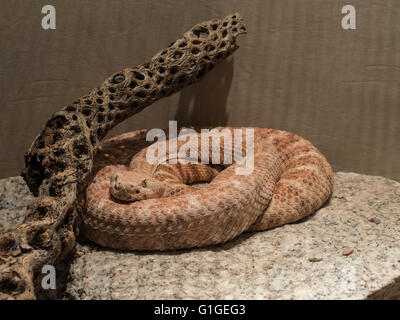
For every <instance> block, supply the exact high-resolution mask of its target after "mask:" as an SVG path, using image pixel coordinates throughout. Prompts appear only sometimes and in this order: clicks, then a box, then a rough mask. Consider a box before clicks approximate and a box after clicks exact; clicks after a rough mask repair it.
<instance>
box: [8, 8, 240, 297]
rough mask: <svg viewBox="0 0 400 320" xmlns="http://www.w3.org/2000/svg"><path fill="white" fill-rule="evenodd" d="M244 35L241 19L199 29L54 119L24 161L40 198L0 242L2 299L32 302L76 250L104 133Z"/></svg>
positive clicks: (202, 69)
mask: <svg viewBox="0 0 400 320" xmlns="http://www.w3.org/2000/svg"><path fill="white" fill-rule="evenodd" d="M245 32H246V29H245V25H244V23H243V20H242V18H241V17H240V15H239V14H238V13H236V14H233V15H230V16H228V17H226V18H224V19H223V20H211V21H207V22H203V23H200V24H198V25H196V26H194V27H193V28H192V29H190V30H189V31H188V32H186V33H185V34H184V36H183V38H181V39H179V40H177V41H175V42H174V43H172V44H171V45H170V46H169V47H168V48H167V49H165V50H162V51H160V52H159V53H158V54H156V55H155V56H154V57H153V58H152V59H151V60H150V61H149V62H148V63H145V64H142V65H139V66H137V67H134V68H127V69H125V70H123V71H122V72H119V73H117V74H114V75H113V76H111V77H110V78H108V79H107V80H106V81H105V82H104V83H103V84H102V85H100V86H99V87H98V88H96V89H94V90H93V91H92V92H91V93H89V94H88V95H86V96H84V97H82V98H81V99H79V100H77V101H75V102H74V103H73V104H71V105H69V106H67V107H65V108H63V109H62V110H61V111H59V112H57V113H55V114H54V115H53V116H52V117H51V119H50V120H49V121H48V122H47V123H46V125H45V126H44V128H43V130H42V132H41V133H40V134H39V135H38V136H37V137H36V139H35V141H34V142H33V144H32V146H31V148H30V149H29V151H28V152H27V153H26V155H25V163H26V168H25V169H24V170H23V172H22V176H23V177H24V179H25V181H26V183H27V185H28V186H29V189H30V190H31V191H32V192H33V193H34V194H35V196H38V198H37V199H36V201H34V203H33V204H32V205H30V206H29V207H28V210H27V212H26V216H25V220H24V223H23V224H21V225H20V226H18V227H17V228H16V229H14V230H12V231H9V232H5V233H3V234H1V235H0V299H32V298H35V297H36V293H35V285H34V279H35V276H36V275H37V274H38V273H39V272H40V271H41V268H42V266H43V265H45V264H53V265H54V264H56V263H57V262H59V261H62V259H63V258H65V256H66V255H67V254H68V253H70V252H71V250H72V249H73V248H74V245H75V231H76V230H75V228H76V221H77V217H78V216H79V214H80V213H82V210H83V207H84V196H83V194H84V192H83V191H84V190H85V188H86V187H87V184H88V182H89V181H90V178H91V177H92V174H93V171H94V170H93V168H94V164H93V159H94V155H95V153H96V150H97V149H98V148H99V142H100V141H101V139H102V138H103V137H104V136H105V135H106V134H107V132H108V131H109V130H110V129H111V128H113V127H114V126H116V125H117V124H119V123H120V122H121V121H123V120H125V119H127V118H128V117H130V116H132V115H134V114H136V113H138V112H140V111H141V110H143V109H144V108H145V107H146V106H148V105H150V104H152V103H153V102H155V101H156V100H158V99H161V98H163V97H166V96H169V95H171V94H172V93H174V92H176V91H178V90H180V89H182V88H183V87H185V86H187V85H190V84H192V83H193V82H196V81H198V80H199V79H200V78H201V77H202V76H203V75H204V74H205V73H206V72H208V71H209V70H211V68H212V67H214V65H216V64H217V63H218V62H219V61H221V60H223V59H224V58H226V57H228V56H229V55H231V54H232V53H233V52H234V51H235V50H236V49H237V48H238V46H237V45H236V37H237V36H238V35H240V34H243V33H245Z"/></svg>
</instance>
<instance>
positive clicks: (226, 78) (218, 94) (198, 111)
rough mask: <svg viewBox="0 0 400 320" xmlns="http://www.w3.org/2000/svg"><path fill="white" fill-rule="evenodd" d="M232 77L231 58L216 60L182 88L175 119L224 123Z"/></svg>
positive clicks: (185, 123) (181, 123)
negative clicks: (200, 77) (190, 84)
mask: <svg viewBox="0 0 400 320" xmlns="http://www.w3.org/2000/svg"><path fill="white" fill-rule="evenodd" d="M232 78H233V58H230V59H228V60H225V61H223V62H221V63H220V64H218V65H217V66H216V67H215V69H214V70H212V71H211V72H210V73H208V74H206V75H205V77H204V79H203V80H202V81H200V82H199V83H196V84H195V85H193V86H189V87H187V88H186V89H184V90H183V91H182V92H181V94H180V97H179V102H178V108H177V110H176V114H175V119H176V120H177V121H178V127H182V126H212V127H214V126H225V125H226V124H227V121H228V113H227V111H226V107H227V106H226V104H227V99H228V94H229V90H230V88H231V84H232Z"/></svg>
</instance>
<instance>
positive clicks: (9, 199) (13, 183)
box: [0, 177, 33, 230]
mask: <svg viewBox="0 0 400 320" xmlns="http://www.w3.org/2000/svg"><path fill="white" fill-rule="evenodd" d="M32 199H33V196H32V195H31V193H30V192H29V189H28V187H27V186H26V184H25V182H24V180H23V179H22V178H21V177H11V178H7V179H1V180H0V230H7V229H10V228H11V227H13V226H15V225H17V224H19V223H21V222H22V220H23V217H24V214H25V210H26V206H27V205H28V204H29V203H30V201H32Z"/></svg>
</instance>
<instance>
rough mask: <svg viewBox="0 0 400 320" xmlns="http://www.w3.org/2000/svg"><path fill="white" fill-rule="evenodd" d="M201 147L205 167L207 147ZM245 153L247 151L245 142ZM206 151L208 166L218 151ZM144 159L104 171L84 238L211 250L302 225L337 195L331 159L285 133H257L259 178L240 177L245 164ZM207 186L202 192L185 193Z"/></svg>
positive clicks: (96, 182) (93, 188)
mask: <svg viewBox="0 0 400 320" xmlns="http://www.w3.org/2000/svg"><path fill="white" fill-rule="evenodd" d="M217 129H219V130H222V129H223V128H217ZM225 129H228V130H230V131H231V132H233V130H234V128H230V127H229V128H225ZM241 129H243V130H244V129H246V128H241ZM135 134H136V132H133V133H131V135H135ZM123 137H126V135H123V136H121V139H123ZM118 139H119V138H118V137H117V138H116V139H115V138H114V140H115V141H118ZM195 140H196V139H195ZM197 142H198V148H199V149H198V150H199V152H198V157H199V159H200V158H201V156H202V154H201V152H202V151H201V149H200V147H201V143H202V141H201V140H200V138H198V141H197ZM180 145H182V142H180V143H179V144H178V147H179V146H180ZM240 147H241V148H242V149H241V150H244V149H245V141H243V144H242V145H241V146H240ZM208 150H209V151H210V152H209V154H210V158H212V154H215V152H216V151H218V150H214V149H213V147H210V148H209V149H208ZM223 150H224V148H222V147H220V150H219V151H220V152H219V156H220V160H222V159H223V158H224V156H225V153H226V151H225V153H224V151H223ZM231 151H232V154H234V153H236V152H237V151H238V150H235V147H233V148H232V150H231ZM146 152H147V148H145V149H142V150H141V151H139V152H138V153H137V154H136V155H135V156H134V157H133V159H132V161H131V162H130V165H129V166H128V167H126V166H122V165H115V166H106V167H104V168H103V169H101V170H100V171H99V172H98V173H97V174H96V176H95V177H94V179H93V181H92V183H91V184H90V185H89V187H88V189H87V202H86V203H87V210H86V211H87V212H86V214H85V215H84V216H83V217H82V220H83V221H82V222H83V223H82V231H83V233H84V234H85V236H86V237H87V238H89V239H91V240H92V241H94V242H96V243H98V244H100V245H102V246H106V247H111V248H118V249H130V250H170V249H182V248H191V247H200V246H207V245H213V244H218V243H223V242H226V241H228V240H230V239H232V238H234V237H236V236H238V235H240V234H241V233H243V232H245V231H261V230H266V229H269V228H273V227H277V226H280V225H283V224H286V223H291V222H295V221H298V220H300V219H302V218H304V217H306V216H308V215H310V214H312V213H314V212H315V211H316V210H317V209H319V208H320V207H321V206H322V205H323V203H324V202H325V201H326V200H327V199H328V198H329V196H330V194H331V193H332V188H333V171H332V168H331V166H330V165H329V163H328V162H327V160H326V158H325V157H324V156H323V155H322V154H321V153H320V152H319V151H318V150H317V148H315V147H314V146H313V145H312V144H311V143H310V142H309V141H307V140H305V139H303V138H302V137H300V136H297V135H295V134H292V133H289V132H286V131H280V130H274V129H262V128H254V170H252V172H251V173H250V174H247V175H238V174H236V171H235V170H236V169H237V168H238V167H240V166H241V164H239V163H235V162H233V164H232V165H229V166H225V167H226V168H225V169H224V170H222V171H221V169H222V167H221V166H219V167H218V166H217V167H215V166H209V165H205V164H201V163H200V164H191V163H188V164H179V163H178V164H168V163H166V162H165V163H160V162H159V163H156V164H150V163H149V162H148V161H147V159H146V154H147V153H146ZM174 156H175V155H171V154H169V157H170V158H171V157H174ZM221 163H223V161H221ZM210 180H212V181H211V182H210V183H209V184H208V185H207V186H206V187H204V188H202V189H195V188H193V187H191V186H188V185H187V184H188V183H193V182H198V181H203V182H204V181H210Z"/></svg>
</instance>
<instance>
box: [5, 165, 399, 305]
mask: <svg viewBox="0 0 400 320" xmlns="http://www.w3.org/2000/svg"><path fill="white" fill-rule="evenodd" d="M335 178H336V181H335V189H334V193H333V196H332V198H331V199H330V201H329V203H327V204H326V205H325V206H324V207H323V208H321V209H320V210H318V211H317V212H316V213H315V214H314V215H312V216H310V217H309V218H307V219H305V220H303V221H300V222H298V223H295V224H290V225H285V226H283V227H279V228H275V229H272V230H268V231H264V232H257V233H245V234H243V235H241V236H239V237H238V238H236V239H234V240H233V241H230V242H228V243H226V244H224V245H219V246H213V247H207V248H201V249H191V250H181V251H170V252H163V253H160V252H147V253H145V252H126V251H125V252H123V251H117V250H110V249H106V248H101V247H99V246H97V245H95V244H93V243H91V242H89V241H88V240H85V239H83V238H82V239H80V240H79V243H78V244H77V247H76V251H75V253H74V255H73V258H72V263H71V265H70V269H69V275H68V279H69V280H68V283H67V287H66V297H68V298H72V299H399V298H400V183H398V182H395V181H392V180H389V179H386V178H383V177H375V176H367V175H360V174H356V173H343V172H339V173H336V175H335ZM31 199H32V197H31V196H30V194H29V191H28V190H27V188H26V186H25V185H24V183H23V180H22V179H20V178H18V177H16V178H8V179H3V180H0V214H1V216H0V227H2V228H3V229H5V228H10V227H12V225H15V224H16V223H18V222H20V221H21V215H22V214H23V209H24V207H25V206H26V204H27V203H29V201H31Z"/></svg>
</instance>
